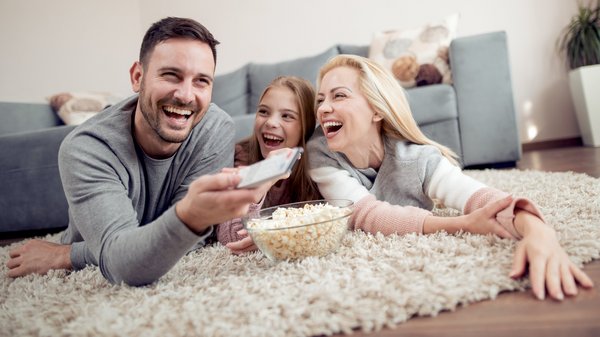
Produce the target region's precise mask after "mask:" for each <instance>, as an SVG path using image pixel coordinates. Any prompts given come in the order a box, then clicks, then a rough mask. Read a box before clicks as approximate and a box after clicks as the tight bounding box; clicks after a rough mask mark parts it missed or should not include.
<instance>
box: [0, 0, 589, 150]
mask: <svg viewBox="0 0 600 337" xmlns="http://www.w3.org/2000/svg"><path fill="white" fill-rule="evenodd" d="M32 2H33V3H35V4H36V6H35V7H37V9H38V10H37V11H35V12H34V13H31V12H30V11H28V10H27V8H30V7H31V3H32ZM576 7H577V1H576V0H526V1H522V0H505V1H490V0H486V1H483V0H482V1H476V0H448V1H439V0H438V1H434V0H422V1H408V0H372V1H369V2H365V1H362V0H327V1H322V0H303V1H281V0H252V1H246V0H221V1H208V0H172V1H168V2H167V1H159V0H145V1H139V0H138V1H130V2H127V1H125V2H121V1H116V0H110V1H99V0H98V1H92V0H90V1H74V0H73V1H67V0H58V1H52V2H46V1H42V0H38V1H34V0H24V1H17V0H2V3H1V4H0V32H2V33H0V43H1V44H2V45H3V46H9V47H4V48H3V49H4V50H3V56H2V62H1V63H0V71H1V73H2V74H3V76H2V78H1V79H0V81H2V82H0V100H12V101H39V100H42V99H43V98H44V97H45V96H47V95H49V94H51V93H54V92H56V91H58V90H104V91H107V90H108V91H111V92H113V93H116V94H128V93H130V92H131V91H130V88H129V80H128V77H127V76H126V75H127V70H128V69H129V66H130V65H131V63H132V61H133V60H134V59H135V58H136V56H137V49H138V47H139V43H140V40H141V36H142V34H143V32H144V31H145V30H146V29H147V27H148V26H149V25H150V24H151V23H152V22H154V21H156V20H157V19H159V18H162V17H164V16H167V15H175V16H186V17H192V18H195V19H197V20H198V21H200V22H202V23H203V24H204V25H206V26H207V27H208V28H209V29H210V30H211V31H212V32H213V33H214V35H215V36H216V37H217V39H219V40H220V41H221V45H220V47H219V59H218V65H217V74H222V73H225V72H228V71H231V70H234V69H236V68H237V67H239V66H241V65H243V64H245V63H247V62H249V61H253V62H276V61H282V60H288V59H292V58H294V57H299V56H309V55H312V54H316V53H319V52H321V51H323V50H325V49H326V48H328V47H330V46H331V45H333V44H336V43H349V44H364V45H366V44H369V42H370V40H371V37H372V34H373V33H374V32H376V31H381V30H387V29H393V28H405V27H414V26H419V25H421V24H423V23H425V22H428V21H431V20H437V19H440V18H443V17H445V16H446V15H449V14H451V13H457V12H458V13H460V15H461V19H460V21H459V32H458V35H459V36H467V35H472V34H478V33H484V32H490V31H496V30H505V31H506V32H507V34H508V39H509V54H510V60H511V64H512V81H513V86H514V94H515V104H516V108H517V113H518V115H519V122H520V130H521V141H522V142H524V143H525V142H531V141H535V142H537V141H544V140H553V139H563V138H571V137H576V136H578V135H579V130H578V128H577V124H576V120H575V117H574V108H573V105H572V102H571V97H570V94H569V91H568V84H567V71H566V68H565V67H564V66H563V62H562V60H561V59H560V58H559V57H558V55H557V53H556V50H555V42H556V38H557V36H558V35H559V33H560V31H561V30H562V28H563V27H564V26H565V25H566V24H567V23H568V22H569V19H570V17H571V16H572V15H573V14H574V13H575V12H576ZM48 13H50V14H51V15H48ZM108 18H110V21H111V22H114V24H111V25H108V24H107V19H108ZM13 31H14V34H13V33H10V34H9V33H7V32H13ZM42 36H43V37H42ZM42 61H43V62H42ZM42 63H43V64H42ZM90 65H91V67H90ZM482 108H485V107H482Z"/></svg>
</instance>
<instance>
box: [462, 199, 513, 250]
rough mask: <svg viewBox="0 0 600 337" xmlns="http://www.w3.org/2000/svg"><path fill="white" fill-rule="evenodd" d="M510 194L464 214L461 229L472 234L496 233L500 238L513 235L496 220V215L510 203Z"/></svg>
mask: <svg viewBox="0 0 600 337" xmlns="http://www.w3.org/2000/svg"><path fill="white" fill-rule="evenodd" d="M512 200H513V198H512V196H507V197H505V198H502V199H499V200H496V201H494V202H491V203H489V204H487V205H485V206H484V207H482V208H480V209H477V210H475V211H473V212H472V213H470V214H468V215H464V216H463V217H464V218H465V219H464V222H463V226H462V230H464V231H466V232H469V233H473V234H490V233H491V234H496V235H498V236H499V237H501V238H504V239H507V238H513V239H514V237H513V236H512V235H511V234H510V233H509V232H508V231H507V230H506V229H505V228H504V227H503V226H502V225H501V224H500V222H498V220H496V215H497V214H498V213H499V212H500V211H502V210H504V209H505V208H506V207H508V206H509V205H510V204H511V203H512Z"/></svg>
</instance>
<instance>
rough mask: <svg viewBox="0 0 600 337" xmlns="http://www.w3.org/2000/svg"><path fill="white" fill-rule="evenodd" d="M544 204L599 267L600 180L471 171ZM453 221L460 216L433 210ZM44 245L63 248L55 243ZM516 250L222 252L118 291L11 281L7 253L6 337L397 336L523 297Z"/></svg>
mask: <svg viewBox="0 0 600 337" xmlns="http://www.w3.org/2000/svg"><path fill="white" fill-rule="evenodd" d="M467 172H468V174H470V175H472V176H473V177H475V178H476V179H479V180H481V181H484V182H486V183H487V184H489V185H491V186H495V187H498V188H501V189H503V190H506V191H510V192H512V193H514V194H518V195H524V196H527V197H529V198H531V199H532V200H534V201H536V202H537V203H538V204H539V206H540V207H541V209H542V211H543V212H544V214H545V216H546V219H547V221H548V222H549V223H550V224H552V225H554V226H555V228H556V229H557V231H558V234H559V238H560V241H561V243H562V244H563V246H564V247H565V249H566V250H567V252H568V253H569V255H570V256H571V258H572V260H573V261H574V262H575V263H577V264H579V265H581V264H583V263H585V262H589V261H591V260H592V259H597V258H599V257H600V181H599V180H598V179H595V178H592V177H589V176H587V175H584V174H575V173H543V172H535V171H517V170H507V171H500V170H488V171H467ZM435 212H436V213H437V214H442V215H448V214H453V211H449V210H445V209H437V210H435ZM47 239H51V240H55V241H56V240H57V239H58V235H51V236H48V237H47ZM514 247H515V242H513V241H510V240H502V239H499V238H497V237H493V236H480V235H469V234H459V235H447V234H446V233H437V234H435V235H406V236H403V237H399V236H389V237H383V236H380V235H376V236H372V235H366V234H364V233H362V232H356V233H350V234H349V235H347V237H346V238H345V240H344V242H343V245H342V247H340V249H339V251H337V252H336V253H334V254H331V255H329V256H326V257H323V258H307V259H304V260H302V261H298V262H280V263H271V262H269V261H268V260H267V259H266V258H265V257H264V256H263V255H262V254H261V253H252V254H249V255H245V256H234V255H231V254H229V252H228V251H227V249H226V248H224V247H222V246H220V245H215V246H211V247H207V248H204V249H201V250H198V251H195V252H193V253H190V254H189V255H187V256H185V257H184V258H183V259H182V260H181V261H180V262H179V263H178V264H177V265H176V266H175V267H174V268H173V269H172V270H171V271H170V272H169V273H168V274H166V275H165V276H164V277H162V278H161V279H160V280H159V281H158V282H156V283H155V284H152V285H149V286H146V287H140V288H132V287H128V286H124V285H111V284H110V283H108V282H107V281H106V280H104V278H103V277H102V275H101V274H100V272H99V271H98V269H97V268H93V267H88V268H87V269H84V270H82V271H79V272H73V273H68V272H64V271H53V272H51V273H50V274H49V275H46V276H39V275H31V276H28V277H24V278H19V279H15V280H13V279H9V278H7V277H6V276H5V275H6V271H7V269H6V266H5V263H6V261H7V257H8V250H9V249H10V248H11V246H8V247H1V248H0V273H1V275H0V335H12V336H16V335H19V336H22V335H44V336H55V335H56V336H59V335H71V336H89V335H123V336H140V335H154V336H165V335H169V336H193V335H198V336H288V335H289V336H311V335H320V334H331V333H336V332H351V331H352V329H356V328H358V329H361V330H364V331H373V330H378V329H380V328H382V327H393V326H395V325H397V324H399V323H402V322H404V321H406V320H408V319H410V318H411V317H414V316H427V315H431V316H435V315H436V314H438V313H439V312H440V311H442V310H453V309H455V308H456V307H458V306H461V305H463V304H468V303H472V302H475V301H481V300H488V299H494V298H495V297H496V296H497V295H498V294H499V293H500V292H504V291H515V290H525V289H527V288H528V284H529V283H528V280H527V279H523V280H512V279H511V278H509V277H508V276H507V275H508V272H509V270H510V266H511V263H512V252H513V249H514Z"/></svg>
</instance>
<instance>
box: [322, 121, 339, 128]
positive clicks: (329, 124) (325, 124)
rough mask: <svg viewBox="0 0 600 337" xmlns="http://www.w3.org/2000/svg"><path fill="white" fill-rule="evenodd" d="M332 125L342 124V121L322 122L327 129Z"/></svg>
mask: <svg viewBox="0 0 600 337" xmlns="http://www.w3.org/2000/svg"><path fill="white" fill-rule="evenodd" d="M334 126H342V123H340V122H325V123H323V127H324V128H325V129H329V128H331V127H334Z"/></svg>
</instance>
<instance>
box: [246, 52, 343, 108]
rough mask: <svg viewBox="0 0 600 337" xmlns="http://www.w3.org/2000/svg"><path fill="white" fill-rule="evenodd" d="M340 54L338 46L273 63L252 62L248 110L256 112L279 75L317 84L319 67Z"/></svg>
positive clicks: (249, 69)
mask: <svg viewBox="0 0 600 337" xmlns="http://www.w3.org/2000/svg"><path fill="white" fill-rule="evenodd" d="M335 55H338V49H337V47H335V46H334V47H331V48H329V49H327V50H326V51H324V52H322V53H321V54H318V55H314V56H309V57H302V58H297V59H294V60H290V61H286V62H279V63H273V64H258V63H250V65H249V68H248V76H249V80H250V102H249V105H248V112H249V113H252V112H255V110H256V107H257V106H258V100H259V99H260V95H261V94H262V92H263V90H265V88H266V87H267V85H269V83H270V82H271V81H272V80H273V79H274V78H275V77H277V76H283V75H292V76H298V77H302V78H304V79H307V80H309V81H310V82H312V84H313V85H315V83H316V81H317V73H318V72H319V68H321V66H322V65H323V64H325V62H327V60H329V59H330V58H331V57H333V56H335Z"/></svg>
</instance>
